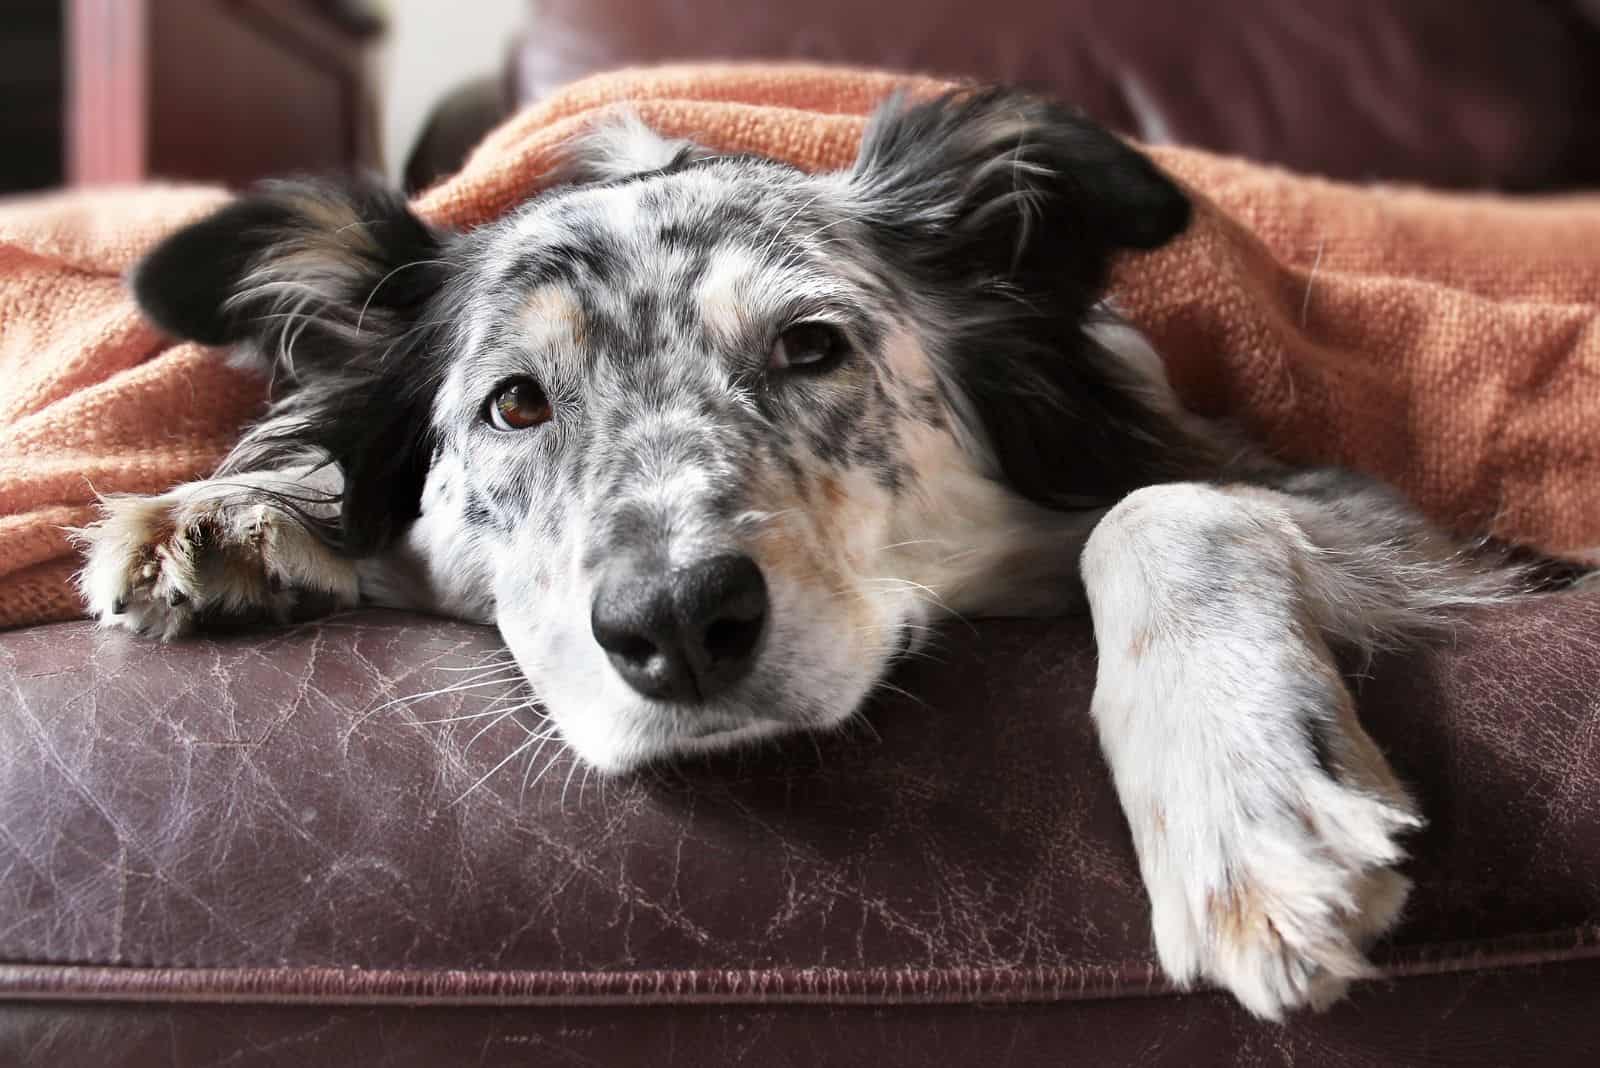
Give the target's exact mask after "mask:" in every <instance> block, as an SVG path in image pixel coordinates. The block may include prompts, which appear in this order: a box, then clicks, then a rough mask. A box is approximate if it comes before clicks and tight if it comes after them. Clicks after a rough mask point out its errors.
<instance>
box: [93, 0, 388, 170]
mask: <svg viewBox="0 0 1600 1068" xmlns="http://www.w3.org/2000/svg"><path fill="white" fill-rule="evenodd" d="M66 14H67V18H66V37H67V41H66V54H67V56H68V63H67V94H66V97H67V108H66V114H67V119H66V126H67V129H66V145H67V151H66V159H67V174H68V179H69V181H71V182H72V183H73V184H74V185H97V184H105V183H123V182H135V181H142V180H145V179H150V178H168V179H190V180H200V181H216V182H224V183H227V184H230V185H241V184H244V183H247V182H250V181H253V180H255V179H257V178H261V177H264V176H267V175H273V174H283V173H291V172H305V171H313V172H327V171H341V170H353V169H360V168H368V167H376V166H379V165H380V163H381V160H380V159H379V150H378V138H377V115H376V108H375V102H374V94H373V90H372V80H371V78H370V77H369V73H370V72H369V66H370V63H369V58H368V56H367V51H368V50H367V48H366V45H367V43H368V42H369V41H370V40H371V38H372V37H373V36H374V35H375V34H376V33H377V32H378V30H379V28H380V26H379V24H378V22H377V20H375V19H373V18H370V17H367V16H365V15H363V14H362V13H361V11H360V10H359V9H358V8H357V7H356V6H355V5H351V4H336V3H313V2H310V0H67V4H66Z"/></svg>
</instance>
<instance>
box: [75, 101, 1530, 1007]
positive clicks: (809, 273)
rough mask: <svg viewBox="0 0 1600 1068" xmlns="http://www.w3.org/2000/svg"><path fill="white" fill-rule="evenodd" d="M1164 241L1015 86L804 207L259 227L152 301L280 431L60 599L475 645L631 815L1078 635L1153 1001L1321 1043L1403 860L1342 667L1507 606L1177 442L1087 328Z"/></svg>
mask: <svg viewBox="0 0 1600 1068" xmlns="http://www.w3.org/2000/svg"><path fill="white" fill-rule="evenodd" d="M1188 218H1189V205H1188V202H1187V200H1186V198H1185V196H1184V194H1183V193H1182V191H1181V190H1180V189H1179V188H1178V187H1177V186H1176V185H1174V183H1173V182H1172V181H1171V180H1169V179H1168V178H1167V177H1166V176H1164V175H1163V174H1162V173H1161V172H1160V171H1158V170H1157V169H1156V168H1155V167H1154V166H1153V165H1152V164H1151V162H1150V161H1149V160H1147V159H1146V158H1145V157H1143V156H1142V155H1140V154H1139V153H1138V152H1136V151H1135V150H1133V149H1132V148H1130V147H1129V146H1127V145H1126V144H1124V143H1122V142H1121V141H1119V140H1118V139H1116V138H1115V137H1113V136H1111V135H1110V134H1108V133H1106V132H1105V131H1103V130H1101V129H1099V128H1098V127H1096V126H1094V125H1092V124H1091V123H1089V122H1087V121H1085V120H1084V119H1082V118H1080V117H1078V116H1076V115H1074V114H1072V113H1071V112H1068V111H1066V110H1064V109H1062V108H1060V107H1057V106H1055V105H1052V104H1050V103H1048V102H1045V101H1043V100H1040V99H1037V98H1034V97H1031V96H1028V95H1025V94H1021V93H1017V92H1013V91H1006V90H962V91H958V92H955V93H952V94H950V95H947V96H944V97H942V98H940V99H937V100H933V101H931V102H924V103H910V102H908V101H906V100H904V99H898V98H897V99H893V100H891V101H890V102H888V103H887V104H886V105H885V106H884V107H883V108H881V109H880V110H879V111H878V113H877V114H876V116H875V117H874V118H873V119H872V121H871V123H870V125H869V128H868V130H867V132H866V135H865V139H864V141H863V143H862V145H861V149H860V153H859V155H858V157H857V158H856V160H855V162H854V164H853V165H852V166H850V167H849V168H848V169H845V170H842V171H838V172H835V173H827V174H808V173H805V172H802V171H800V170H797V169H796V168H794V167H792V166H789V165H786V164H784V163H780V162H775V161H773V160H769V159H763V158H758V157H753V156H742V155H725V154H719V153H716V152H713V151H710V150H708V149H705V148H702V147H699V146H697V145H694V144H690V143H687V142H684V141H677V140H669V139H666V138H663V137H660V136H658V135H657V134H655V133H653V132H651V131H650V130H649V129H647V128H646V127H645V126H644V125H642V124H641V123H640V122H639V121H638V120H636V119H631V120H622V121H618V122H616V123H614V124H612V125H609V126H607V127H605V128H603V129H598V130H596V131H595V132H594V133H593V134H591V135H589V136H588V137H586V138H584V139H583V140H581V141H580V142H579V143H577V144H575V145H574V146H573V148H572V151H571V158H570V161H569V163H568V164H567V165H566V167H565V169H564V172H563V173H562V174H561V175H560V176H559V181H558V182H557V183H556V184H554V185H553V186H552V187H551V188H550V189H549V190H548V191H546V192H542V193H540V194H539V195H537V196H534V197H532V198H531V199H529V200H528V201H527V202H526V203H523V204H522V205H521V206H519V207H518V208H517V209H516V210H514V211H512V212H510V213H508V214H507V215H506V216H505V217H504V218H501V219H499V220H497V221H495V222H492V223H490V224H488V225H485V226H482V227H479V228H477V229H475V230H472V231H470V232H467V233H452V232H444V231H441V230H439V229H437V228H434V227H431V226H429V225H427V224H425V223H423V222H422V221H420V220H419V219H418V218H417V217H416V216H414V215H413V214H411V212H410V211H409V210H408V208H407V206H406V203H405V201H404V200H402V199H401V198H399V197H398V196H396V195H394V194H392V193H389V192H385V191H383V190H381V189H379V188H376V187H374V186H370V185H364V184H359V183H357V184H353V185H352V184H342V185H325V184H316V183H301V182H284V183H278V184H271V185H267V186H265V187H262V188H261V189H260V190H259V191H257V192H255V193H254V194H253V195H249V196H246V197H244V198H242V199H239V200H237V201H235V202H233V203H231V204H230V205H228V206H226V207H224V208H222V209H221V210H220V211H218V212H217V213H216V214H215V215H213V216H211V217H210V218H208V219H205V220H203V221H201V222H198V223H196V224H194V225H192V226H189V227H188V228H187V229H184V230H182V231H180V232H178V233H176V234H175V235H173V236H171V237H169V238H168V239H167V240H166V241H165V242H164V243H162V244H161V245H160V246H158V247H157V248H156V249H155V250H154V251H153V252H151V253H150V255H149V256H148V257H147V258H146V259H145V260H144V261H143V262H142V263H141V264H140V265H139V267H138V268H137V269H136V271H135V273H134V275H133V288H134V291H135V293H136V295H137V297H138V300H139V303H140V304H141V305H142V307H143V308H144V310H145V311H146V313H148V315H149V316H150V317H151V319H153V320H154V321H155V322H156V323H157V324H159V325H160V326H162V327H163V328H165V329H166V330H168V331H169V332H171V333H172V334H174V335H176V336H179V337H182V338H189V339H193V340H196V341H200V342H204V343H206V344H209V345H216V346H226V347H228V348H230V349H231V350H232V352H233V353H234V354H235V355H234V357H233V358H235V359H241V360H246V361H249V362H251V363H253V364H255V365H257V366H259V367H261V368H263V369H264V370H265V371H266V372H267V373H269V374H270V375H271V376H272V383H273V384H272V401H271V406H270V408H269V409H268V410H267V411H266V413H265V414H264V415H263V416H262V418H261V419H260V420H259V421H258V422H256V423H255V424H254V425H253V426H251V427H250V428H249V429H248V430H247V431H246V432H245V434H244V436H243V438H242V440H241V441H240V442H239V444H238V446H237V448H235V449H234V450H233V452H232V454H231V455H230V456H229V457H228V459H227V460H226V462H225V463H224V464H223V465H222V467H221V469H220V470H219V471H218V472H217V473H216V475H215V476H213V477H212V478H210V479H207V480H205V481H201V482H195V483H190V484H187V485H183V486H179V487H177V488H175V489H173V490H172V491H170V492H168V493H165V494H162V495H160V496H155V497H113V498H108V499H106V500H105V502H104V518H103V519H102V520H101V521H100V522H99V523H97V524H96V525H94V526H92V527H90V528H88V529H86V530H84V531H80V532H79V535H80V537H81V539H82V541H83V542H84V544H85V548H86V552H87V563H86V566H85V569H84V571H83V573H82V579H81V582H82V589H83V593H84V596H85V598H86V600H87V602H88V605H89V608H90V610H91V611H92V612H93V613H94V615H96V616H97V617H98V618H99V619H100V620H101V621H102V622H103V623H104V624H106V625H108V626H120V627H127V628H130V629H132V630H135V631H137V632H139V633H141V634H146V635H151V636H157V637H160V638H163V639H171V638H175V637H178V636H180V635H182V634H184V633H186V632H188V631H189V630H190V629H191V628H192V627H193V626H194V625H195V624H196V623H197V622H204V621H205V620H207V619H211V618H226V617H240V616H256V615H262V614H265V615H268V616H275V617H278V618H286V617H287V616H288V615H289V614H290V613H291V612H292V611H294V610H296V608H297V605H299V604H300V603H302V602H303V601H304V600H305V599H306V598H308V597H309V596H311V595H316V597H318V598H319V599H321V600H323V601H328V600H331V601H332V602H334V603H339V604H355V603H357V602H362V603H370V604H377V605H389V606H396V607H404V608H411V609H420V610H423V611H428V612H435V613H442V614H445V615H449V616H455V617H460V618H463V619H470V620H479V621H483V622H486V623H493V624H494V625H496V626H497V627H498V628H499V630H500V633H501V634H502V635H503V637H504V640H505V642H506V644H507V646H508V647H509V648H510V650H511V652H512V653H513V654H514V656H515V658H516V662H517V664H518V665H519V667H520V669H521V671H522V672H523V673H524V674H525V675H526V677H527V679H528V681H529V682H530V683H531V685H532V686H533V688H534V690H535V692H537V693H538V694H539V695H540V698H541V700H542V702H543V704H544V705H545V707H546V709H547V711H548V715H549V716H550V717H551V719H552V720H553V721H554V723H555V724H556V725H557V726H558V728H559V731H560V734H561V737H562V738H563V740H564V741H565V743H566V744H567V745H569V746H570V747H571V748H572V749H573V750H574V751H575V752H576V753H577V754H578V756H579V757H581V758H582V759H583V760H585V761H587V762H589V763H590V764H592V765H594V766H596V767H598V768H600V769H603V770H606V771H612V772H620V771H624V770H626V769H629V768H633V767H636V766H638V765H640V764H642V763H644V762H648V761H653V760H657V759H660V758H667V757H671V756H672V755H674V754H682V753H687V752H703V751H708V750H714V749H722V748H725V747H729V746H736V745H739V744H742V743H746V742H749V741H750V740H752V739H757V738H762V737H765V736H769V735H772V734H775V733H778V732H788V731H796V730H819V729H820V730H826V729H828V728H829V727H833V726H836V725H838V724H840V723H842V722H843V721H845V720H846V719H847V718H849V717H850V716H852V715H853V714H854V713H855V712H856V710H857V709H858V707H859V706H860V705H861V704H862V702H863V700H864V699H865V698H866V697H867V695H868V694H870V693H871V692H872V691H873V688H874V687H875V686H876V685H877V684H878V682H879V680H880V679H882V678H883V677H884V675H885V673H886V671H887V670H888V669H889V667H890V665H891V664H892V663H893V662H894V661H895V660H896V658H897V657H898V656H900V655H902V654H904V653H906V652H907V651H909V650H913V649H915V648H916V647H917V646H918V645H919V643H920V642H921V641H922V640H923V637H924V635H925V634H926V632H927V630H928V628H929V626H930V625H931V624H933V623H934V622H935V621H937V620H939V619H941V618H942V617H945V616H947V615H950V614H952V613H960V614H964V615H972V616H976V615H1007V616H1016V615H1054V614H1059V613H1069V612H1077V611H1083V610H1087V611H1088V612H1090V613H1091V615H1092V617H1093V621H1094V630H1095V636H1096V640H1097V643H1098V647H1099V668H1098V679H1097V686H1096V690H1095V695H1094V700H1093V717H1094V720H1095V723H1096V726H1097V728H1098V731H1099V734H1100V738H1101V741H1102V743H1103V747H1104V750H1105V754H1106V757H1107V759H1108V760H1109V761H1110V765H1111V769H1112V771H1113V773H1114V775H1115V780H1116V787H1117V791H1118V793H1119V795H1120V797H1121V801H1122V805H1123V808H1124V810H1125V811H1126V814H1127V818H1128V822H1129V824H1130V826H1131V828H1132V831H1133V840H1134V843H1135V845H1136V847H1137V851H1138V856H1139V862H1140V866H1141V869H1142V872H1143V876H1144V880H1145V882H1146V884H1147V886H1148V888H1149V893H1150V897H1151V901H1152V919H1153V925H1154V934H1155V945H1156V948H1157V950H1158V952H1159V956H1160V960H1161V963H1162V965H1163V967H1164V968H1165V970H1166V972H1167V974H1168V975H1169V976H1171V977H1172V979H1173V980H1175V981H1176V982H1177V983H1179V984H1180V985H1187V984H1189V983H1191V982H1193V981H1195V980H1197V979H1202V978H1203V979H1206V980H1210V981H1213V982H1216V983H1218V984H1220V985H1222V986H1223V987H1225V988H1227V989H1228V990H1230V991H1232V993H1233V994H1234V995H1236V996H1237V997H1238V999H1239V1000H1240V1001H1241V1002H1242V1003H1243V1004H1244V1005H1245V1006H1247V1007H1248V1008H1249V1009H1251V1010H1252V1011H1254V1012H1255V1013H1257V1014H1259V1015H1261V1016H1265V1017H1271V1018H1277V1017H1279V1016H1281V1014H1282V1013H1283V1012H1284V1011H1286V1010H1289V1009H1293V1008H1296V1007H1299V1006H1302V1005H1314V1006H1320V1005H1323V1004H1326V1003H1327V1002H1328V1001H1330V1000H1332V999H1333V998H1335V997H1337V996H1338V995H1339V994H1340V993H1342V992H1343V990H1344V989H1345V987H1346V986H1347V984H1348V983H1349V981H1350V980H1351V979H1354V978H1357V977H1360V976H1362V975H1365V974H1369V973H1370V970H1371V969H1370V966H1369V964H1368V963H1367V960H1366V957H1365V955H1364V949H1365V947H1366V946H1367V945H1368V943H1370V942H1371V941H1372V940H1373V939H1374V938H1375V937H1377V936H1378V935H1379V934H1381V933H1382V932H1384V931H1385V930H1386V929H1388V928H1389V927H1390V926H1391V925H1392V924H1393V923H1394V922H1395V920H1396V918H1397V917H1398V915H1399V913H1400V909H1401V906H1402V904H1403V902H1404V901H1405V898H1406V894H1407V890H1408V886H1409V884H1408V883H1407V880H1406V879H1405V878H1404V877H1403V876H1402V875H1401V874H1400V873H1399V872H1398V871H1397V870H1396V865H1397V864H1398V862H1399V861H1400V860H1401V859H1402V851H1401V847H1400V845H1399V844H1398V842H1397V838H1398V837H1400V836H1401V835H1402V834H1403V833H1404V832H1406V831H1408V830H1410V829H1411V828H1414V827H1416V826H1418V824H1419V817H1418V813H1417V810H1416V806H1415V805H1414V803H1413V802H1412V800H1411V799H1410V798H1409V797H1408V796H1407V794H1406V792H1405V790H1404V789H1403V788H1402V787H1401V785H1400V783H1399V782H1398V781H1397V779H1396V777H1395V775H1394V774H1393V772H1392V771H1391V770H1390V768H1389V766H1388V764H1387V762H1386V761H1385V759H1384V757H1383V756H1382V754H1381V753H1380V752H1379V751H1378V749H1377V747H1376V746H1375V745H1374V744H1373V742H1372V741H1371V740H1370V738H1369V737H1368V736H1367V735H1366V734H1365V733H1364V732H1363V730H1362V728H1361V726H1360V724H1359V723H1358V722H1357V718H1356V713H1355V708H1354V706H1353V703H1352V700H1351V694H1350V691H1349V690H1348V689H1347V687H1346V685H1345V682H1344V681H1343V679H1342V677H1341V675H1340V671H1339V666H1338V659H1337V657H1338V654H1339V652H1340V651H1341V650H1352V649H1353V650H1357V651H1360V650H1370V649H1373V648H1374V647H1378V646H1388V645H1393V644H1397V643H1403V642H1407V641H1412V640H1416V639H1419V638H1423V637H1425V636H1426V635H1427V634H1428V633H1429V632H1430V631H1434V630H1436V629H1437V628H1439V627H1440V626H1441V624H1442V623H1444V622H1446V621H1448V620H1449V619H1450V617H1451V615H1452V613H1453V612H1455V611H1456V610H1458V609H1460V608H1461V607H1463V606H1470V605H1477V604H1482V603H1486V602H1492V601H1495V600H1497V599H1501V598H1505V597H1510V596H1514V595H1516V594H1518V593H1520V592H1522V591H1523V590H1524V589H1526V588H1527V587H1528V581H1527V575H1526V572H1524V571H1522V570H1519V569H1518V568H1517V567H1514V566H1512V565H1511V564H1510V563H1509V562H1508V560H1507V557H1506V556H1505V554H1503V553H1497V552H1495V551H1493V550H1492V549H1490V548H1486V547H1485V545H1484V543H1482V542H1480V541H1468V540H1464V539H1460V538H1457V537H1455V536H1452V535H1451V534H1448V533H1446V532H1445V531H1443V530H1441V529H1438V528H1436V527H1434V526H1431V525H1430V524H1429V523H1428V522H1427V521H1425V520H1424V519H1423V518H1422V517H1421V516H1420V515H1419V514H1418V512H1417V511H1416V510H1415V509H1414V508H1413V507H1412V506H1411V505H1409V504H1408V503H1407V502H1406V501H1405V500H1403V499H1402V498H1401V497H1400V496H1399V495H1397V494H1396V493H1395V492H1393V491H1392V490H1390V489H1388V488H1386V487H1385V486H1383V485H1380V484H1378V483H1375V482H1373V481H1371V480H1369V479H1367V478H1364V477H1361V476H1359V475H1355V474H1352V473H1349V472H1346V471H1338V470H1330V469H1305V468H1294V467H1290V466H1286V465H1284V464H1282V463H1280V462H1277V461H1275V460H1274V459H1273V458H1272V457H1271V456H1269V455H1268V454H1267V453H1266V451H1265V450H1263V449H1262V448H1260V447H1258V446H1255V445H1252V444H1251V443H1250V442H1248V441H1247V440H1244V439H1242V438H1240V437H1239V436H1236V435H1235V434H1234V433H1232V432H1231V431H1229V430H1228V429H1227V428H1226V427H1224V426H1221V425H1218V424H1215V423H1212V422H1208V421H1207V420H1204V419H1201V418H1199V417H1197V416H1195V415H1193V414H1191V413H1189V412H1186V411H1185V410H1184V409H1183V407H1182V406H1181V405H1180V404H1179V402H1178V400H1177V398H1176V397H1175V396H1174V393H1173V391H1172V389H1171V387H1170V386H1169V384H1168V382H1167V379H1166V377H1165V375H1164V372H1163V368H1162V362H1161V359H1160V358H1159V357H1158V355H1157V354H1156V353H1155V352H1154V351H1152V349H1151V348H1150V346H1149V345H1148V344H1147V343H1146V342H1145V341H1144V340H1143V339H1142V338H1141V336H1140V335H1139V334H1138V333H1137V332H1136V331H1135V330H1134V329H1132V328H1131V327H1130V326H1128V325H1126V324H1125V323H1124V322H1122V321H1120V320H1119V319H1118V317H1117V315H1116V312H1115V309H1114V307H1113V306H1112V305H1111V304H1110V303H1109V302H1108V299H1107V294H1106V292H1105V288H1106V281H1107V274H1108V264H1109V262H1110V260H1111V258H1112V257H1113V256H1114V255H1116V254H1118V253H1119V252H1123V251H1125V250H1140V249H1151V248H1155V247H1157V246H1160V245H1162V244H1163V243H1165V242H1167V241H1168V240H1170V239H1172V238H1173V237H1174V236H1176V235H1177V234H1179V233H1180V232H1181V231H1182V230H1183V229H1184V228H1185V226H1186V224H1187V222H1188Z"/></svg>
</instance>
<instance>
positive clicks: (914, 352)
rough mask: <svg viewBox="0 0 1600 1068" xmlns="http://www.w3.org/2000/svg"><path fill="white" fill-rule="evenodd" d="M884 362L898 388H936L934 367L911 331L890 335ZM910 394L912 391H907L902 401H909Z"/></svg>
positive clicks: (885, 349) (884, 352)
mask: <svg viewBox="0 0 1600 1068" xmlns="http://www.w3.org/2000/svg"><path fill="white" fill-rule="evenodd" d="M883 362H884V365H885V366H886V367H887V368H888V369H889V371H890V372H891V373H892V376H893V378H894V380H895V384H896V385H897V386H902V387H911V388H913V389H917V390H925V389H931V388H933V386H934V383H935V381H936V380H935V378H934V373H933V365H932V363H931V362H930V361H929V359H928V354H927V353H926V352H924V351H923V348H922V345H921V344H920V343H919V342H918V341H917V338H916V335H915V334H913V333H911V332H910V331H909V330H896V331H895V332H894V333H892V334H890V335H889V339H888V340H887V341H886V342H885V343H884V346H883ZM909 393H910V390H907V393H906V395H905V396H903V397H902V398H900V399H902V400H909Z"/></svg>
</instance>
